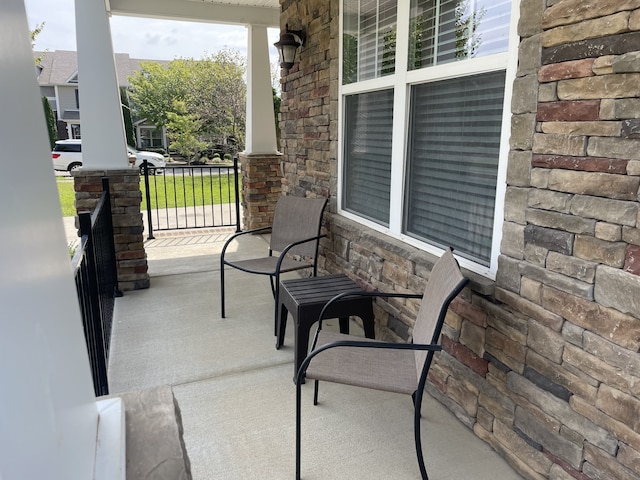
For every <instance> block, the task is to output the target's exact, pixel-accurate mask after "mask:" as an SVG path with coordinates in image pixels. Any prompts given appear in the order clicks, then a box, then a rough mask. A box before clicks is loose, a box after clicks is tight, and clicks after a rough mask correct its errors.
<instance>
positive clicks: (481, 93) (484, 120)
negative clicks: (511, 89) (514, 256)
mask: <svg viewBox="0 0 640 480" xmlns="http://www.w3.org/2000/svg"><path fill="white" fill-rule="evenodd" d="M503 97H504V72H493V73H488V74H483V75H474V76H470V77H463V78H460V79H453V80H444V81H441V82H435V83H425V84H421V85H417V86H415V87H413V88H412V95H411V104H412V106H413V108H412V111H411V124H410V134H409V145H408V152H407V155H408V175H407V179H406V188H405V192H406V201H405V226H404V229H405V231H406V233H407V234H409V235H412V236H415V237H417V238H420V239H422V240H425V241H427V242H431V243H434V244H435V245H438V246H441V247H443V248H444V247H447V246H452V247H453V248H454V249H455V250H456V252H457V253H460V254H461V255H464V256H467V257H469V258H470V259H472V260H474V261H477V262H478V263H480V264H482V265H486V266H489V261H490V258H491V241H492V238H491V234H492V230H493V212H494V207H495V193H496V179H497V172H498V157H499V150H500V126H501V123H502V103H503Z"/></svg>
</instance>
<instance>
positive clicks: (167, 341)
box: [109, 231, 520, 480]
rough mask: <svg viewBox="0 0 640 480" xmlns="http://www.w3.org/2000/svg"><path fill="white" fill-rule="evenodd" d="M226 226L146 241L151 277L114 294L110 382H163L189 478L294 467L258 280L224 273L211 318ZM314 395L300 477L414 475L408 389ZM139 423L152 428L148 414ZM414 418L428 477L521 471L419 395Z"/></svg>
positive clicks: (277, 472) (264, 473)
mask: <svg viewBox="0 0 640 480" xmlns="http://www.w3.org/2000/svg"><path fill="white" fill-rule="evenodd" d="M229 235H230V233H226V232H224V231H221V232H218V233H211V232H209V233H201V232H199V233H198V232H194V233H192V234H188V233H187V234H185V235H183V236H168V235H167V236H164V237H163V236H159V237H158V238H156V239H155V240H151V241H147V242H146V251H147V254H148V261H149V272H150V276H151V281H152V285H153V288H150V289H146V290H137V291H132V292H127V294H126V295H125V296H124V297H122V298H119V299H117V302H116V310H115V318H114V329H113V337H112V343H111V355H110V365H109V381H110V388H111V393H112V394H114V395H120V394H123V393H125V392H137V391H148V389H153V388H155V387H158V386H163V385H168V386H170V389H171V391H172V393H173V396H174V398H175V401H176V404H177V407H178V409H179V412H180V417H181V421H182V427H183V430H184V437H183V438H184V444H185V447H186V452H187V455H188V457H189V461H190V468H191V472H192V475H193V478H194V479H196V480H208V479H219V480H225V479H229V480H232V479H233V480H235V479H240V478H242V479H266V478H269V479H285V478H293V477H294V471H295V455H294V453H295V443H294V442H295V387H294V384H293V383H292V374H293V343H294V342H293V335H292V332H293V328H289V329H288V334H287V337H286V341H285V346H284V347H283V348H282V349H280V350H276V349H275V348H274V344H275V338H274V336H273V325H272V320H273V319H272V313H271V312H272V310H271V305H272V302H273V300H272V298H271V293H270V288H269V286H268V280H267V279H266V278H257V277H258V276H255V275H246V274H242V273H240V272H238V271H235V270H233V271H229V272H228V280H227V281H228V282H229V283H228V295H229V297H228V298H227V302H228V303H227V318H224V319H222V318H220V306H219V256H218V254H219V252H220V250H221V248H222V245H223V243H224V241H225V239H226V238H227V237H228V236H229ZM267 241H268V240H267V239H265V238H264V237H261V236H247V237H245V238H243V244H242V247H243V251H244V252H247V251H249V252H251V251H253V252H256V255H258V254H259V253H262V252H264V250H265V249H266V248H267ZM249 254H251V253H249ZM248 291H249V292H252V294H251V295H249V296H248V295H246V292H248ZM289 321H291V319H289ZM335 323H337V322H335ZM334 327H337V326H336V325H334ZM352 331H357V327H356V326H354V328H352ZM312 395H313V394H312V386H311V385H308V386H306V387H305V388H304V392H303V427H302V428H303V430H302V431H303V444H302V448H303V453H302V475H303V478H307V479H332V478H333V479H345V478H350V479H358V478H370V479H374V478H379V479H411V478H416V479H417V478H419V477H420V474H419V471H418V466H417V462H416V459H415V451H414V444H413V434H412V412H413V407H412V404H411V400H410V399H409V397H406V396H401V395H395V394H390V393H384V392H376V391H371V390H365V389H360V388H353V387H344V386H338V385H330V384H326V383H325V384H323V385H321V389H320V403H319V405H318V406H317V407H314V406H313V401H312ZM126 403H127V400H126V397H125V404H126ZM147 426H148V427H149V429H150V430H149V434H150V435H153V429H154V428H155V425H153V424H148V425H147ZM422 428H423V439H424V442H425V445H424V452H425V461H426V463H427V469H428V471H429V474H430V478H431V479H433V480H445V479H460V478H473V479H474V480H483V479H494V478H499V479H501V480H508V479H517V478H520V476H519V475H517V474H516V473H515V472H514V471H513V470H512V469H511V467H509V466H508V465H507V463H506V462H505V460H504V459H502V458H501V457H500V456H499V455H498V454H497V453H496V452H494V451H492V450H491V448H490V447H489V446H488V445H487V444H486V443H484V442H483V441H482V440H480V439H479V438H478V437H477V436H476V435H474V433H473V432H472V431H471V430H470V429H469V428H467V427H466V426H465V425H464V424H463V423H462V422H460V421H459V420H458V419H457V418H456V417H455V416H454V415H453V414H452V413H451V412H449V411H448V410H446V409H445V408H444V407H443V406H442V405H441V404H440V403H439V402H438V401H437V400H435V399H434V398H432V397H431V396H429V395H427V396H426V398H425V403H424V405H423V422H422ZM127 453H128V462H134V461H136V462H151V463H152V464H153V463H154V462H157V472H156V473H159V472H161V471H162V469H163V468H165V467H166V464H165V460H166V459H164V458H157V457H156V458H137V459H136V458H130V457H131V455H130V452H127ZM147 453H148V455H150V456H154V455H156V454H157V452H147ZM128 478H131V477H128ZM154 478H174V477H169V476H162V475H160V476H158V477H154Z"/></svg>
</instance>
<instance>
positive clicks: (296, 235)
mask: <svg viewBox="0 0 640 480" xmlns="http://www.w3.org/2000/svg"><path fill="white" fill-rule="evenodd" d="M326 205H327V199H326V198H302V197H292V196H282V197H280V198H279V199H278V202H277V203H276V208H275V211H274V213H273V223H272V224H271V226H268V227H262V228H256V229H252V230H245V231H243V232H239V233H236V234H235V235H233V236H232V237H231V238H230V239H229V240H227V242H226V243H225V244H224V247H223V248H222V253H221V254H220V302H221V315H222V318H224V317H225V283H224V269H225V266H229V267H233V268H236V269H238V270H242V271H243V272H247V273H254V274H257V275H268V276H269V280H270V282H271V291H272V293H273V298H274V300H275V309H274V310H275V313H274V326H273V329H274V334H275V335H277V333H278V332H277V320H278V296H279V292H280V274H282V273H285V272H292V271H295V270H301V269H305V268H312V269H313V276H314V277H315V276H316V275H317V273H318V246H319V242H320V239H321V238H322V237H325V236H326V235H320V229H321V227H322V215H323V213H324V209H325V207H326ZM268 230H271V240H270V242H269V251H268V255H267V256H265V257H260V258H251V259H248V260H227V258H226V257H225V255H226V251H227V247H228V246H229V244H230V243H231V242H232V241H234V240H235V239H237V238H238V237H239V236H241V235H247V234H250V233H260V232H267V231H268ZM274 252H279V255H274ZM292 255H296V256H297V257H296V258H293V257H292Z"/></svg>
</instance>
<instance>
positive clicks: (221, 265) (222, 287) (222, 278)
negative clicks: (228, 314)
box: [220, 261, 225, 318]
mask: <svg viewBox="0 0 640 480" xmlns="http://www.w3.org/2000/svg"><path fill="white" fill-rule="evenodd" d="M224 315H225V312H224V262H223V261H220V316H221V317H222V318H224Z"/></svg>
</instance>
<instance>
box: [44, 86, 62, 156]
mask: <svg viewBox="0 0 640 480" xmlns="http://www.w3.org/2000/svg"><path fill="white" fill-rule="evenodd" d="M42 107H43V108H44V118H45V120H46V122H47V131H48V132H49V143H50V145H51V149H52V150H53V147H54V146H55V144H56V140H58V129H57V127H56V117H55V116H54V115H53V110H52V109H51V104H50V103H49V99H48V98H47V97H42Z"/></svg>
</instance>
